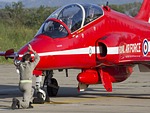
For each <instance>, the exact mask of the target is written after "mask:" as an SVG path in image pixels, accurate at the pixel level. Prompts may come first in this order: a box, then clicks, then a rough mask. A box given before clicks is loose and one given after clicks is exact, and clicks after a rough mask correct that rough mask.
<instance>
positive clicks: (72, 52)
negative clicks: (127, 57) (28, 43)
mask: <svg viewBox="0 0 150 113" xmlns="http://www.w3.org/2000/svg"><path fill="white" fill-rule="evenodd" d="M95 48H97V53H100V51H99V47H92V46H89V47H86V48H79V49H71V50H63V51H53V52H43V53H38V54H39V56H51V55H79V54H87V55H90V54H91V55H92V54H95V52H96V50H95ZM107 54H108V55H113V54H118V47H108V48H107ZM22 56H23V55H19V57H22ZM32 56H33V54H32Z"/></svg>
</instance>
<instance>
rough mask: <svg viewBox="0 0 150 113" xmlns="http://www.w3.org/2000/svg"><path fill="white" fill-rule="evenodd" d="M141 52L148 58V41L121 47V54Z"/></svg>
mask: <svg viewBox="0 0 150 113" xmlns="http://www.w3.org/2000/svg"><path fill="white" fill-rule="evenodd" d="M141 46H142V47H141ZM140 52H142V53H143V56H147V54H148V52H149V42H148V40H147V39H144V40H143V43H133V44H125V45H121V46H119V54H125V53H140Z"/></svg>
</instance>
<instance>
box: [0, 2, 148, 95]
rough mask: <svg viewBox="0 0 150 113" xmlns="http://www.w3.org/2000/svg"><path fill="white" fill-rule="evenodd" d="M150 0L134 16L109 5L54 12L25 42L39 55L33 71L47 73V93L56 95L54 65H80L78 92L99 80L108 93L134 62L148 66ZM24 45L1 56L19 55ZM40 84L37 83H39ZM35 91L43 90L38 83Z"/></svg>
mask: <svg viewBox="0 0 150 113" xmlns="http://www.w3.org/2000/svg"><path fill="white" fill-rule="evenodd" d="M149 22H150V0H144V1H143V4H142V6H141V9H140V11H139V13H138V14H137V16H136V17H131V16H128V15H126V14H121V13H119V12H116V11H114V10H112V9H111V8H110V7H109V6H107V5H106V6H98V5H93V4H78V3H74V4H70V5H66V6H64V7H61V8H59V9H58V10H56V11H55V12H53V13H52V14H51V15H50V16H49V17H48V18H47V19H46V21H45V22H44V23H43V24H42V26H41V28H40V29H39V31H38V32H37V34H36V35H35V37H34V38H33V39H32V40H31V41H30V42H29V43H30V44H31V45H32V47H33V49H34V50H35V51H36V52H37V53H38V54H39V55H40V58H41V60H40V62H39V64H38V65H37V67H36V68H35V70H34V72H33V74H34V75H36V76H37V78H38V77H39V75H43V74H45V75H46V77H45V81H44V84H46V85H47V91H48V94H49V96H56V95H57V91H58V83H57V81H56V79H54V78H53V70H59V71H61V70H63V69H65V70H66V75H67V76H68V73H67V69H81V70H82V71H81V73H79V74H78V75H77V80H78V82H79V84H78V89H79V91H81V90H84V89H85V88H87V87H88V86H89V85H92V84H101V83H102V84H103V85H104V87H105V89H106V90H107V91H108V92H111V91H112V83H115V82H122V81H124V80H126V79H127V78H128V77H129V76H130V75H131V73H132V72H133V71H132V68H133V67H134V66H135V65H138V66H139V69H140V70H141V71H149V70H150V64H149V63H150V53H149V52H150V24H149ZM26 51H27V44H26V45H25V46H23V47H22V48H21V49H20V50H19V51H18V52H14V51H13V49H11V50H8V51H6V52H1V53H0V55H1V56H5V57H6V58H14V62H15V61H16V60H20V59H21V57H22V56H23V54H24V53H25V52H26ZM37 86H38V85H37ZM37 89H38V91H39V92H41V94H43V95H44V91H43V90H41V86H38V88H37Z"/></svg>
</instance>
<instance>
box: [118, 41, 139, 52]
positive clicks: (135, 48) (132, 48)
mask: <svg viewBox="0 0 150 113" xmlns="http://www.w3.org/2000/svg"><path fill="white" fill-rule="evenodd" d="M140 52H141V43H133V44H125V45H121V46H119V53H120V54H123V53H140Z"/></svg>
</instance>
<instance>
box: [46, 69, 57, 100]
mask: <svg viewBox="0 0 150 113" xmlns="http://www.w3.org/2000/svg"><path fill="white" fill-rule="evenodd" d="M52 77H53V70H49V71H46V76H45V80H44V84H43V86H45V85H46V86H47V94H48V96H49V97H54V96H56V95H57V93H58V90H59V86H58V82H57V80H56V79H55V78H52Z"/></svg>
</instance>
